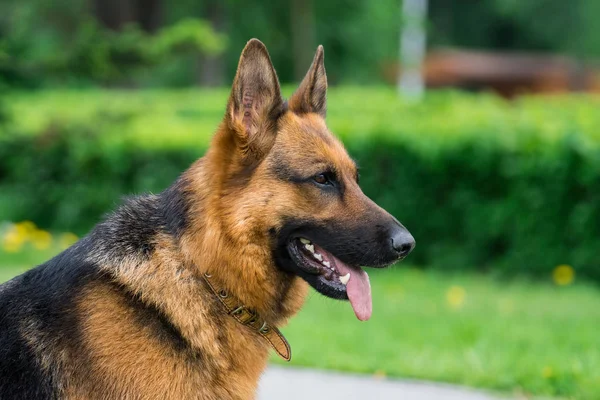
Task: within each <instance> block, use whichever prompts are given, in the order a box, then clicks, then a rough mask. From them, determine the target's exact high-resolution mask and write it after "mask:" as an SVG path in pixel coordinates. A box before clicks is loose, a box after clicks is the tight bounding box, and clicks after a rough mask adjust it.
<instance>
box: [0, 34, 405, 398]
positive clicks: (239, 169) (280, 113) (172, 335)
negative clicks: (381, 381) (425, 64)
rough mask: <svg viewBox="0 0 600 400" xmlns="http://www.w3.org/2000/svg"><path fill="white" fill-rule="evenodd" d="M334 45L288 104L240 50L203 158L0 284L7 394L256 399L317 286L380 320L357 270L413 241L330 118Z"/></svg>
mask: <svg viewBox="0 0 600 400" xmlns="http://www.w3.org/2000/svg"><path fill="white" fill-rule="evenodd" d="M326 91H327V78H326V75H325V67H324V64H323V48H322V47H319V48H318V49H317V52H316V55H315V57H314V61H313V63H312V66H311V67H310V69H309V71H308V73H307V75H306V77H305V78H304V80H303V81H302V83H301V84H300V86H299V88H298V90H297V91H296V92H295V93H294V94H293V95H292V96H291V98H290V99H289V101H288V102H286V101H284V100H283V98H282V96H281V92H280V87H279V82H278V78H277V75H276V74H275V70H274V68H273V65H272V63H271V59H270V57H269V54H268V52H267V49H266V48H265V46H264V45H263V44H262V43H261V42H260V41H258V40H251V41H249V42H248V44H247V45H246V47H245V48H244V50H243V52H242V55H241V58H240V62H239V65H238V70H237V73H236V76H235V80H234V82H233V87H232V91H231V95H230V97H229V101H228V104H227V108H226V113H225V117H224V119H223V121H222V123H221V124H220V126H219V128H218V130H217V132H216V134H215V136H214V138H213V140H212V143H211V146H210V148H209V150H208V151H207V153H206V155H205V156H204V157H203V158H201V159H199V160H198V161H197V162H195V163H194V164H193V165H192V166H191V167H190V168H189V169H188V170H187V171H186V172H184V173H183V174H182V175H181V176H180V177H179V178H178V179H177V181H176V182H175V183H174V184H173V185H172V186H171V187H169V188H168V189H166V190H165V191H164V192H162V193H161V194H159V195H145V196H141V197H134V198H131V199H130V200H128V201H126V202H125V204H124V205H123V206H121V207H120V208H119V209H118V210H117V211H115V212H114V213H113V214H111V215H109V216H108V217H107V218H106V219H105V220H104V222H101V223H100V224H98V225H97V226H96V227H95V228H94V229H93V230H92V231H91V233H90V234H89V235H88V236H86V237H84V238H83V239H81V240H80V241H79V242H78V243H76V244H75V245H73V246H72V247H71V248H69V249H67V250H65V251H64V252H63V253H61V254H59V255H58V256H56V257H55V258H53V259H52V260H50V261H48V262H46V263H44V264H42V265H40V266H38V267H37V268H35V269H32V270H30V271H29V272H26V273H24V274H23V275H21V276H18V277H16V278H14V279H12V280H11V281H8V282H7V283H5V284H3V285H2V286H0V398H1V399H3V400H8V399H27V400H34V399H86V400H88V399H157V400H158V399H161V400H162V399H251V398H254V396H255V391H256V388H257V384H258V381H259V378H260V375H261V373H262V371H263V370H264V368H265V366H266V364H267V359H268V353H269V349H270V348H273V349H274V350H275V351H276V352H277V353H278V354H279V355H280V356H282V357H283V358H285V359H288V360H289V358H290V356H291V353H290V348H289V345H288V344H287V342H286V341H285V339H284V338H283V336H282V335H281V333H280V332H279V330H278V327H280V326H281V325H283V324H285V323H286V321H287V320H288V319H289V318H290V317H291V316H292V315H294V314H296V312H297V311H298V310H299V309H300V307H301V306H302V303H303V301H304V298H305V296H306V293H307V290H308V286H309V285H310V286H312V287H313V288H314V289H315V290H317V291H318V292H320V293H322V294H323V295H325V296H328V297H331V298H334V299H343V300H346V299H347V300H350V304H351V305H352V308H353V309H354V313H355V314H356V316H357V317H358V319H359V320H367V319H369V317H370V316H371V309H372V307H371V287H370V284H369V278H368V276H367V274H366V273H365V272H364V271H363V270H362V269H361V268H360V266H371V267H385V266H387V265H390V264H392V263H394V262H396V261H398V260H400V259H402V258H404V257H405V256H406V255H407V254H408V253H409V252H410V251H411V250H412V249H413V247H414V243H415V242H414V239H413V237H412V236H411V235H410V233H409V232H408V231H407V230H406V229H405V228H404V227H403V226H402V225H401V224H400V222H398V220H396V219H395V218H394V217H392V216H391V215H390V214H388V213H387V212H386V211H384V210H383V209H382V208H380V207H379V206H377V205H376V204H375V203H374V202H373V201H371V200H370V199H369V198H367V197H366V196H365V195H364V194H363V192H362V191H361V189H360V188H359V185H358V172H357V167H356V165H355V163H354V162H353V161H352V159H351V158H350V157H349V156H348V154H347V153H346V151H345V150H344V147H343V145H342V144H341V143H340V141H338V140H337V139H336V138H335V137H334V136H333V135H332V134H331V133H330V132H329V130H328V129H327V126H326V125H325V112H326Z"/></svg>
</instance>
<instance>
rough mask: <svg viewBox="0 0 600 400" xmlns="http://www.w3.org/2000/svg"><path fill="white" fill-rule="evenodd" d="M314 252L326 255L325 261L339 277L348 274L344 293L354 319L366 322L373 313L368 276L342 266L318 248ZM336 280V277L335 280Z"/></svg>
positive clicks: (360, 270)
mask: <svg viewBox="0 0 600 400" xmlns="http://www.w3.org/2000/svg"><path fill="white" fill-rule="evenodd" d="M315 250H316V251H317V252H319V253H321V254H324V255H325V254H326V257H327V259H328V260H329V261H330V262H331V264H332V266H333V267H334V268H335V269H336V270H337V271H338V273H339V275H340V276H344V275H346V274H348V273H350V280H349V281H348V284H347V285H346V293H347V294H348V299H349V300H350V304H352V309H353V310H354V314H355V315H356V318H358V319H359V320H361V321H367V320H368V319H369V318H371V313H372V312H373V300H372V298H371V283H370V282H369V275H367V273H366V272H365V271H363V270H362V269H361V268H360V267H350V266H349V265H346V264H344V263H343V262H341V261H340V260H338V259H337V258H336V257H334V256H333V255H332V254H331V253H328V252H327V251H324V250H323V249H322V248H320V247H319V246H316V245H315ZM335 279H337V277H336V278H335Z"/></svg>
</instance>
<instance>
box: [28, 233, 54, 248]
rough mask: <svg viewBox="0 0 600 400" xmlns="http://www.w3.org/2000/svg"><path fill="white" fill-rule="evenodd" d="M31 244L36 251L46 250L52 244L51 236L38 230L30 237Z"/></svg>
mask: <svg viewBox="0 0 600 400" xmlns="http://www.w3.org/2000/svg"><path fill="white" fill-rule="evenodd" d="M30 240H31V243H32V244H33V247H35V248H36V249H37V250H46V249H47V248H49V247H50V245H51V244H52V235H51V234H50V233H49V232H46V231H44V230H41V229H38V230H35V231H34V232H32V233H31V235H30Z"/></svg>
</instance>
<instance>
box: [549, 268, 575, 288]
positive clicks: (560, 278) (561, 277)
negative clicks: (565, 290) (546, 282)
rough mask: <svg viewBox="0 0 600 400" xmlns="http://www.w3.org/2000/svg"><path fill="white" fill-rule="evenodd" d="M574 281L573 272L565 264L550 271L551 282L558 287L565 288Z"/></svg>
mask: <svg viewBox="0 0 600 400" xmlns="http://www.w3.org/2000/svg"><path fill="white" fill-rule="evenodd" d="M574 279H575V270H574V269H573V267H571V266H570V265H567V264H562V265H559V266H557V267H556V268H554V271H552V280H554V283H556V284H557V285H559V286H566V285H570V284H571V283H573V280H574Z"/></svg>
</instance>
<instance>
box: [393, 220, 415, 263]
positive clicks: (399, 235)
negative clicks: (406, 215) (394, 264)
mask: <svg viewBox="0 0 600 400" xmlns="http://www.w3.org/2000/svg"><path fill="white" fill-rule="evenodd" d="M391 236H392V239H391V240H392V247H393V248H394V250H395V251H396V253H398V256H399V257H400V258H404V257H406V256H407V255H408V253H410V252H411V251H412V249H414V248H415V238H414V237H413V236H412V235H411V234H410V232H409V231H407V230H406V229H405V228H404V227H402V226H399V227H397V228H395V229H394V230H393V231H392V235H391Z"/></svg>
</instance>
